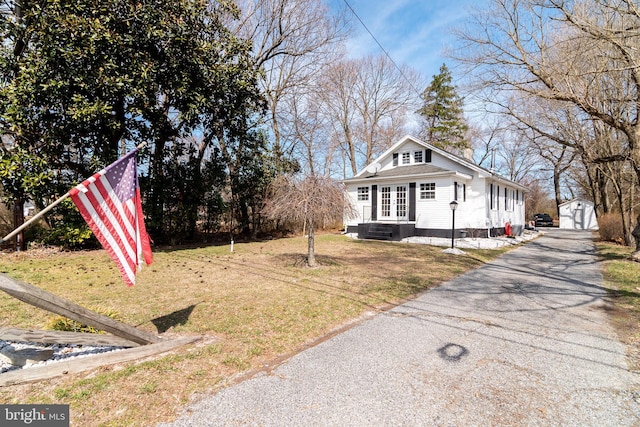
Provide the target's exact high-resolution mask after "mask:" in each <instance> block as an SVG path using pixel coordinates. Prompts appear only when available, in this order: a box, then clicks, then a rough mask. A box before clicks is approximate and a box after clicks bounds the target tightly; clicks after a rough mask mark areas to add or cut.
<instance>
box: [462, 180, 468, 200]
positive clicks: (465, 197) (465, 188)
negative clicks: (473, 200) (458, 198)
mask: <svg viewBox="0 0 640 427" xmlns="http://www.w3.org/2000/svg"><path fill="white" fill-rule="evenodd" d="M462 201H463V202H466V201H467V184H462Z"/></svg>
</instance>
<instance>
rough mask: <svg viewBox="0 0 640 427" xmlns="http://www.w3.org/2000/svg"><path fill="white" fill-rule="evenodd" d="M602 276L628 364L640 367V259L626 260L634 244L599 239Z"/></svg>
mask: <svg viewBox="0 0 640 427" xmlns="http://www.w3.org/2000/svg"><path fill="white" fill-rule="evenodd" d="M596 245H597V248H598V253H599V254H600V256H601V257H602V259H603V276H604V280H605V286H606V287H607V290H608V292H609V298H610V300H611V301H612V302H613V305H614V309H613V310H612V311H611V319H612V322H613V324H614V326H615V328H616V330H617V332H618V335H619V337H620V339H621V341H622V342H624V343H625V344H626V345H627V349H628V358H629V362H630V365H631V366H630V368H631V369H633V370H640V263H637V262H634V261H631V260H629V255H630V254H631V252H633V248H630V247H628V246H621V245H617V244H615V243H610V242H598V243H597V244H596Z"/></svg>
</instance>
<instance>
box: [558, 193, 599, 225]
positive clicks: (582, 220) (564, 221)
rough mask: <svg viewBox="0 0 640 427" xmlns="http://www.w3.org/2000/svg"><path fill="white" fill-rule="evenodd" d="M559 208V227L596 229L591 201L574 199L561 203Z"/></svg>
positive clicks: (594, 213) (596, 223)
mask: <svg viewBox="0 0 640 427" xmlns="http://www.w3.org/2000/svg"><path fill="white" fill-rule="evenodd" d="M558 207H559V209H560V228H567V229H570V230H597V229H598V220H597V219H596V211H595V209H594V208H593V203H591V202H589V201H587V200H582V199H575V200H569V201H568V202H564V203H562V204H561V205H560V206H558Z"/></svg>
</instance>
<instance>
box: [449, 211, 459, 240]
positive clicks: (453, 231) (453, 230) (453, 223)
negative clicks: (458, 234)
mask: <svg viewBox="0 0 640 427" xmlns="http://www.w3.org/2000/svg"><path fill="white" fill-rule="evenodd" d="M449 207H450V208H451V249H453V237H454V236H455V230H456V209H458V202H456V201H455V200H454V201H453V202H451V203H449Z"/></svg>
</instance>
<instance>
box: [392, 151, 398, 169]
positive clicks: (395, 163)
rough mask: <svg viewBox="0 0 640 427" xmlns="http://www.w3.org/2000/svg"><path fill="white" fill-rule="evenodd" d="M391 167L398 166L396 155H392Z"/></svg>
mask: <svg viewBox="0 0 640 427" xmlns="http://www.w3.org/2000/svg"><path fill="white" fill-rule="evenodd" d="M393 166H398V153H393Z"/></svg>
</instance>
